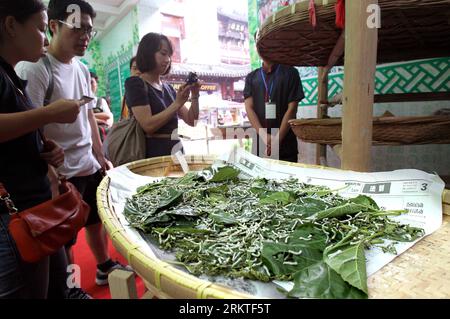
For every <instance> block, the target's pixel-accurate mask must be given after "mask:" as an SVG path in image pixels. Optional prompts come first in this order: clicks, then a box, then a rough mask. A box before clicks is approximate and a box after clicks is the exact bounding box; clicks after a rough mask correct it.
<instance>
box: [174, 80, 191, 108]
mask: <svg viewBox="0 0 450 319" xmlns="http://www.w3.org/2000/svg"><path fill="white" fill-rule="evenodd" d="M191 87H192V85H191V84H183V85H182V86H180V88H179V89H178V92H177V97H176V99H175V102H176V103H177V104H178V107H182V106H183V105H184V103H186V101H187V100H188V98H189V94H190V92H191Z"/></svg>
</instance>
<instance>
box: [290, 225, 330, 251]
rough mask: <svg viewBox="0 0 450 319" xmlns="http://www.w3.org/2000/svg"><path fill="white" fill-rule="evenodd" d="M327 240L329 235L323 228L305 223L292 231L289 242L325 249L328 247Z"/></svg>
mask: <svg viewBox="0 0 450 319" xmlns="http://www.w3.org/2000/svg"><path fill="white" fill-rule="evenodd" d="M306 239H308V240H306ZM326 241H327V237H326V236H325V234H324V233H323V232H322V230H319V229H316V228H315V227H314V225H312V224H303V225H301V226H300V227H298V228H297V229H296V230H295V231H294V232H293V233H292V235H291V236H290V237H289V241H288V243H289V244H291V245H303V246H307V247H309V248H314V249H318V250H320V251H324V250H325V248H326Z"/></svg>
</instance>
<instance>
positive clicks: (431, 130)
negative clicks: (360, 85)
mask: <svg viewBox="0 0 450 319" xmlns="http://www.w3.org/2000/svg"><path fill="white" fill-rule="evenodd" d="M289 123H290V125H291V128H292V130H293V131H294V133H295V135H297V137H298V138H300V139H301V140H303V141H305V142H309V143H320V144H331V145H334V144H341V143H342V137H341V131H342V120H341V119H340V118H331V119H304V120H291V121H290V122H289ZM372 140H373V144H374V145H405V144H448V143H450V116H441V115H437V116H419V117H418V116H393V117H375V118H374V119H373V133H372Z"/></svg>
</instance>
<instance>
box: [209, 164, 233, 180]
mask: <svg viewBox="0 0 450 319" xmlns="http://www.w3.org/2000/svg"><path fill="white" fill-rule="evenodd" d="M239 173H240V171H239V170H238V169H236V168H233V167H231V166H224V167H220V168H219V169H218V170H217V172H216V173H215V174H214V176H213V178H211V179H210V180H209V182H223V181H228V180H233V179H235V178H236V177H237V176H238V175H239Z"/></svg>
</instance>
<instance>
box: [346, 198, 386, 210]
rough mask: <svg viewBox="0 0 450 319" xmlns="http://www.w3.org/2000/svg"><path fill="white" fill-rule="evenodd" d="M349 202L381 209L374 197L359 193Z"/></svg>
mask: <svg viewBox="0 0 450 319" xmlns="http://www.w3.org/2000/svg"><path fill="white" fill-rule="evenodd" d="M349 202H352V203H355V204H359V205H363V206H366V207H367V208H370V209H372V210H380V207H379V206H378V205H377V203H376V202H375V201H374V200H373V199H372V198H370V197H368V196H365V195H359V196H357V197H355V198H351V199H349Z"/></svg>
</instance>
